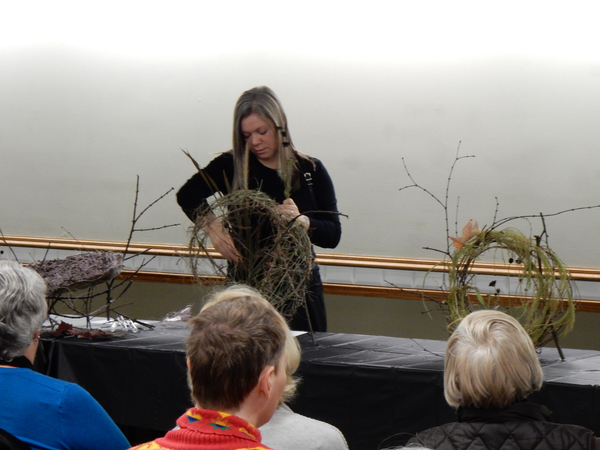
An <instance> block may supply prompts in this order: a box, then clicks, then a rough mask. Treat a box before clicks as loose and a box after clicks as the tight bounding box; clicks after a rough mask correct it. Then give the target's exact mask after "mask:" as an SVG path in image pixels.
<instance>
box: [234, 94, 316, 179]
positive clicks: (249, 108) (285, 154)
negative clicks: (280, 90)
mask: <svg viewBox="0 0 600 450" xmlns="http://www.w3.org/2000/svg"><path fill="white" fill-rule="evenodd" d="M251 114H256V115H258V116H259V117H260V118H261V119H263V120H264V121H265V122H266V123H267V125H268V126H274V127H275V130H274V131H275V132H276V133H277V144H278V148H277V172H278V173H279V177H280V178H281V179H282V180H283V183H284V186H285V187H286V190H288V191H291V189H292V188H297V187H298V186H299V183H300V172H299V169H298V165H297V162H296V155H298V156H300V157H302V158H306V159H307V160H308V157H306V156H305V155H302V154H301V153H300V152H298V151H297V150H296V148H295V147H294V144H293V142H292V137H291V135H290V130H289V129H288V123H287V118H286V116H285V112H284V111H283V107H282V106H281V102H280V101H279V99H278V98H277V96H276V95H275V93H274V92H273V91H272V90H271V89H270V88H268V87H266V86H259V87H255V88H252V89H249V90H247V91H246V92H244V93H243V94H242V95H241V96H240V98H239V99H238V101H237V103H236V105H235V110H234V113H233V164H234V175H233V186H232V188H233V190H238V189H245V188H247V176H248V158H249V154H248V153H249V152H248V151H247V148H246V139H245V138H244V135H243V134H242V120H244V119H245V118H246V117H248V116H250V115H251Z"/></svg>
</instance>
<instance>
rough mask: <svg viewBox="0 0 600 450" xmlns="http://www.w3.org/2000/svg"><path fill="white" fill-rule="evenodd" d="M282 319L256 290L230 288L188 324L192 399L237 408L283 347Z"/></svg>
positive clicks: (215, 407)
mask: <svg viewBox="0 0 600 450" xmlns="http://www.w3.org/2000/svg"><path fill="white" fill-rule="evenodd" d="M284 325H285V321H283V322H282V318H281V316H280V315H279V313H278V312H277V311H276V310H275V308H273V306H272V305H271V304H270V303H269V302H267V301H266V300H265V299H264V298H263V297H262V296H261V295H260V294H259V293H258V292H256V291H254V290H253V289H250V288H247V287H239V286H235V287H233V288H230V289H226V290H224V291H223V292H221V293H220V294H218V295H217V296H216V297H215V298H214V299H213V300H211V301H209V303H208V304H207V305H205V306H204V308H203V309H202V311H201V312H200V314H198V315H197V316H196V317H194V318H193V319H192V320H190V322H189V324H188V326H189V327H190V328H191V330H190V336H189V338H188V340H187V356H188V360H189V377H190V386H191V388H192V397H193V398H194V401H195V402H196V403H197V404H198V405H199V406H200V407H202V408H206V409H213V410H219V411H226V410H231V409H236V408H237V407H239V405H240V404H241V403H242V402H243V401H244V399H245V398H246V397H247V396H248V395H249V394H250V392H251V391H252V389H254V387H255V386H256V385H257V384H258V380H259V377H260V374H261V372H262V370H263V369H264V368H265V367H266V366H268V365H273V366H275V368H277V362H278V361H279V360H280V358H281V355H282V354H283V352H284V349H285V343H286V332H285V328H284Z"/></svg>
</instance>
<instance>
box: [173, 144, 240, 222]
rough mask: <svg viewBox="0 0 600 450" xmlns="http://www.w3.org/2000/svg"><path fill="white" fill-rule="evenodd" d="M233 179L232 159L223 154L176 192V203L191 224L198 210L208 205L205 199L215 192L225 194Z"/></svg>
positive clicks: (228, 155)
mask: <svg viewBox="0 0 600 450" xmlns="http://www.w3.org/2000/svg"><path fill="white" fill-rule="evenodd" d="M232 179H233V157H232V156H231V155H230V154H228V153H223V154H221V155H219V156H218V157H216V158H215V159H213V160H212V161H211V162H210V163H209V164H208V166H206V167H205V168H204V169H202V173H200V172H197V173H195V174H194V175H193V176H192V178H190V179H189V180H187V181H186V183H185V184H184V185H183V186H182V187H181V189H179V191H178V192H177V203H178V204H179V206H180V207H181V209H182V210H183V212H184V213H185V215H186V216H188V217H189V219H190V220H191V221H192V222H195V221H196V216H197V213H198V209H199V208H200V207H206V206H207V205H208V203H207V201H206V199H207V198H208V197H210V196H212V195H214V194H215V193H216V192H222V193H226V186H228V185H230V182H231V180H232Z"/></svg>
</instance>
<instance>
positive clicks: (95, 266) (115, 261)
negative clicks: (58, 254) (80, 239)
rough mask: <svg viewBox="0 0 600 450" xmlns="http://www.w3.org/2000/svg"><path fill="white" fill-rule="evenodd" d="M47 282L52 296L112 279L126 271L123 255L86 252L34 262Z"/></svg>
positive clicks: (35, 268)
mask: <svg viewBox="0 0 600 450" xmlns="http://www.w3.org/2000/svg"><path fill="white" fill-rule="evenodd" d="M29 267H31V268H32V269H33V270H35V271H36V272H37V273H38V274H40V276H41V277H42V278H43V279H44V281H45V282H46V285H47V286H48V295H49V296H53V295H57V294H60V293H63V292H70V291H77V290H80V289H86V288H89V287H92V286H95V285H97V284H100V283H105V282H107V281H110V280H112V279H113V278H115V277H116V276H117V275H119V274H120V273H121V270H123V256H122V255H121V254H118V253H113V252H108V251H98V252H85V253H80V254H78V255H72V256H67V257H66V258H59V259H51V260H45V261H39V262H36V263H34V264H31V265H30V266H29Z"/></svg>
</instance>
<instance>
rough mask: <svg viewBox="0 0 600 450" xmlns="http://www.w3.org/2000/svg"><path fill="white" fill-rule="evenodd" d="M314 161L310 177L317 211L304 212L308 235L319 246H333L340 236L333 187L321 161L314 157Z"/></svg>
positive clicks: (339, 224) (340, 228) (340, 230)
mask: <svg viewBox="0 0 600 450" xmlns="http://www.w3.org/2000/svg"><path fill="white" fill-rule="evenodd" d="M314 162H315V164H316V167H315V171H314V173H313V174H312V177H313V193H314V197H315V201H316V203H317V211H316V212H306V216H307V217H308V218H309V219H310V228H309V236H310V240H311V242H312V243H313V244H315V245H317V246H319V247H323V248H335V247H336V246H337V245H338V243H339V242H340V238H341V237H342V224H341V223H340V217H339V214H338V210H337V200H336V198H335V189H334V187H333V181H331V177H330V176H329V173H328V172H327V169H325V166H324V165H323V163H321V161H319V160H318V159H316V158H315V159H314ZM303 181H304V180H303Z"/></svg>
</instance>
